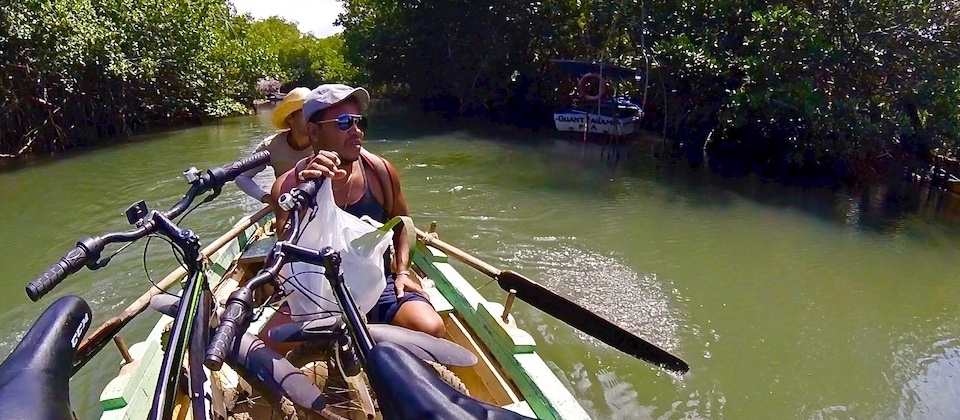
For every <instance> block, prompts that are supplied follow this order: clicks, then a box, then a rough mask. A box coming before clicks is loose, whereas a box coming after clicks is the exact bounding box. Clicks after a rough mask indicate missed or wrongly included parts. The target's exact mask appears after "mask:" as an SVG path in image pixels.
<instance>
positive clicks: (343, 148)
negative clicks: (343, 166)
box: [307, 101, 363, 163]
mask: <svg viewBox="0 0 960 420" xmlns="http://www.w3.org/2000/svg"><path fill="white" fill-rule="evenodd" d="M320 112H321V113H322V114H323V118H322V119H321V120H322V121H326V120H335V119H337V117H339V116H341V115H343V114H351V115H360V107H359V106H358V105H357V104H356V103H355V102H354V101H343V102H340V103H338V104H336V105H334V106H332V107H330V108H327V109H325V110H323V111H320ZM307 133H308V134H309V136H310V141H311V142H312V143H313V145H314V149H317V150H329V151H332V152H337V154H338V155H339V156H340V162H341V163H352V162H354V161H356V160H357V159H360V146H361V145H362V144H363V131H362V130H360V127H357V124H351V125H350V128H349V129H347V131H340V129H339V128H338V127H337V123H336V122H326V123H323V124H318V123H312V122H311V123H307ZM318 147H319V148H318Z"/></svg>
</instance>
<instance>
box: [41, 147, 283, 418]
mask: <svg viewBox="0 0 960 420" xmlns="http://www.w3.org/2000/svg"><path fill="white" fill-rule="evenodd" d="M269 157H270V154H269V152H267V151H262V152H258V153H255V154H253V155H250V156H247V157H245V158H243V159H240V160H238V161H236V162H233V163H230V164H228V165H224V166H220V167H214V168H210V169H208V170H207V171H206V172H205V173H201V172H200V171H199V170H197V169H196V168H192V167H191V168H189V169H187V170H186V171H184V172H183V177H184V179H185V180H186V181H187V182H188V183H190V185H191V186H190V189H189V190H188V191H187V193H186V194H184V196H183V197H182V198H181V199H180V201H179V202H177V203H176V204H175V205H174V206H173V207H172V208H171V209H170V210H167V211H164V212H160V211H156V210H148V209H147V206H146V203H144V202H143V201H139V202H137V203H135V204H133V205H131V206H130V207H129V208H127V210H126V211H125V215H126V217H127V221H128V222H129V223H130V224H132V225H135V226H136V228H134V229H132V230H128V231H123V232H111V233H107V234H104V235H101V236H94V237H86V238H82V239H81V240H80V241H79V242H77V246H76V247H75V248H73V249H72V250H70V251H69V252H67V253H66V254H65V255H64V256H63V257H62V258H60V261H58V262H57V263H55V264H54V265H52V266H51V267H50V268H48V269H47V270H46V271H45V272H44V273H43V274H41V275H40V276H38V277H37V278H36V279H34V280H33V281H31V282H30V283H29V284H28V285H27V287H26V293H27V296H28V297H29V298H30V299H31V300H32V301H34V302H36V301H38V300H39V299H40V298H41V297H43V296H44V295H45V294H47V293H48V292H50V291H51V290H53V289H54V288H55V287H56V286H57V285H58V284H59V283H60V282H62V281H63V280H64V279H66V278H67V277H68V276H69V275H71V274H73V273H75V272H77V271H79V270H80V269H81V268H83V267H84V266H86V267H87V268H88V269H91V270H98V269H100V268H103V267H105V266H106V265H107V264H108V263H109V261H110V259H111V258H112V257H113V256H114V255H116V253H114V254H113V255H111V256H109V257H107V258H105V259H102V260H101V258H100V254H101V253H102V252H103V251H104V248H105V247H106V246H107V245H110V244H113V243H128V244H129V243H132V242H135V241H137V240H139V239H142V238H144V237H147V236H151V235H157V237H159V238H162V239H166V240H167V241H169V242H170V243H171V245H173V246H174V250H175V251H179V252H180V253H181V254H180V255H178V258H180V262H181V264H182V265H184V266H186V268H187V277H186V282H185V283H184V286H183V292H182V296H186V297H187V301H186V302H187V305H182V306H181V307H180V308H179V309H178V311H177V313H176V316H175V317H174V322H173V327H172V329H171V332H170V339H169V341H168V342H167V345H166V346H165V347H164V355H163V361H162V364H161V369H160V376H159V378H160V379H159V380H158V381H157V385H156V389H155V393H154V396H153V403H152V408H151V411H150V418H151V419H161V418H170V416H171V411H172V409H173V406H174V398H175V396H176V389H177V387H178V386H179V383H180V366H181V364H182V363H183V359H184V354H185V352H186V351H187V349H188V348H189V349H190V350H191V354H199V353H203V351H204V350H205V348H206V343H207V340H206V338H207V334H208V333H209V331H208V328H207V327H206V326H207V325H209V323H210V315H211V313H212V310H213V308H212V299H211V292H210V290H209V287H208V286H209V285H208V284H207V279H206V276H205V275H204V273H203V264H204V261H203V258H202V256H201V254H200V238H199V237H198V236H197V235H196V234H195V233H194V232H193V231H191V230H190V229H183V228H180V227H179V226H178V225H177V223H175V222H174V221H173V219H175V218H176V217H177V216H180V215H181V214H183V213H184V212H185V211H187V208H188V207H190V205H191V204H192V203H193V201H194V200H195V199H196V198H197V197H198V196H200V195H203V194H207V193H210V195H208V196H207V197H206V198H205V199H204V201H203V202H201V203H199V204H197V206H195V207H194V208H193V209H191V210H190V211H193V210H194V209H196V208H197V207H199V206H200V205H202V204H204V203H206V202H209V201H211V200H213V199H214V198H216V197H217V196H219V195H220V193H221V189H222V188H223V186H224V185H225V184H226V183H227V182H230V181H232V180H233V179H234V178H236V177H237V176H238V175H240V174H241V173H243V172H245V171H247V170H249V169H251V168H254V167H256V166H259V165H261V164H264V163H266V162H267V161H268V160H269ZM188 213H189V212H188ZM184 216H186V215H184ZM181 220H182V219H181ZM122 250H123V248H121V249H120V250H119V251H117V252H120V251H122ZM78 331H79V330H78ZM83 333H85V331H84V332H83ZM81 336H82V334H81ZM104 345H106V340H103V342H102V343H101V344H100V345H98V346H94V347H93V348H92V350H91V351H89V352H87V353H85V354H78V355H75V357H71V359H72V360H73V363H72V366H71V370H72V372H74V373H75V372H76V371H77V370H78V369H79V368H80V367H82V366H83V365H84V364H85V363H86V362H87V361H89V360H90V359H91V358H92V357H93V356H94V355H96V354H97V352H99V350H100V349H102V347H103V346H104ZM74 350H76V348H75V346H74ZM188 363H189V373H190V376H189V379H188V383H189V389H190V400H191V407H192V409H193V412H194V415H195V416H197V417H202V418H207V417H210V416H211V407H210V404H209V401H208V398H205V392H204V391H203V390H204V389H209V382H208V380H209V378H208V377H207V375H206V373H205V371H204V369H203V364H202V362H201V360H200V359H199V358H197V357H191V358H189V360H188ZM57 372H59V374H63V371H62V370H57ZM71 374H72V373H71ZM68 377H69V375H68ZM199 413H203V414H199Z"/></svg>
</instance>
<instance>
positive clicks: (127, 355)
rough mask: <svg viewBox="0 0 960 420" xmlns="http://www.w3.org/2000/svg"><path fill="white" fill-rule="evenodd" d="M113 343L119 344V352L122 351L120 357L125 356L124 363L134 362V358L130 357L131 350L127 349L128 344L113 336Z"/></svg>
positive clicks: (117, 336)
mask: <svg viewBox="0 0 960 420" xmlns="http://www.w3.org/2000/svg"><path fill="white" fill-rule="evenodd" d="M113 342H114V343H116V344H117V350H120V356H123V361H124V362H127V363H130V362H132V361H133V356H130V349H129V348H127V343H124V342H123V339H122V338H120V336H119V335H115V336H113Z"/></svg>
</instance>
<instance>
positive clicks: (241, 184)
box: [233, 135, 275, 203]
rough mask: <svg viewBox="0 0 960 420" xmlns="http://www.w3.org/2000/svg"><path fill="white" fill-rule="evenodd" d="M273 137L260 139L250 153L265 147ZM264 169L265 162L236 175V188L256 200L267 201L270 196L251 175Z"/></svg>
mask: <svg viewBox="0 0 960 420" xmlns="http://www.w3.org/2000/svg"><path fill="white" fill-rule="evenodd" d="M273 137H275V135H274V136H270V137H267V138H266V139H264V140H263V141H261V142H260V144H258V145H257V147H256V148H255V149H253V152H251V154H253V153H257V152H259V151H261V150H264V149H266V148H267V146H268V145H269V144H270V141H271V140H272V139H273ZM264 169H267V164H263V165H260V166H257V167H256V168H253V169H250V170H248V171H246V172H244V173H242V174H240V175H238V176H237V178H236V179H235V180H234V181H233V182H234V184H237V188H240V191H243V192H244V193H245V194H247V195H249V196H251V197H253V198H256V199H257V200H260V202H262V203H269V202H270V200H269V198H270V197H269V196H268V194H267V192H266V191H264V190H263V189H262V188H260V186H259V185H257V183H256V182H255V181H254V180H253V177H254V176H256V175H257V174H258V173H260V172H261V171H263V170H264Z"/></svg>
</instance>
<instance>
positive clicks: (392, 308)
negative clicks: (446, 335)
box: [367, 274, 433, 324]
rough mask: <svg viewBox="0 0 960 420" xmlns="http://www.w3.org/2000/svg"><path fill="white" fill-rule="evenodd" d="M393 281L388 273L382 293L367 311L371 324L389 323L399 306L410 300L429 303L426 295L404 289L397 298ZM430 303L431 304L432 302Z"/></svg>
mask: <svg viewBox="0 0 960 420" xmlns="http://www.w3.org/2000/svg"><path fill="white" fill-rule="evenodd" d="M393 281H394V275H393V274H390V275H388V276H387V287H385V288H384V289H383V293H381V294H380V299H378V300H377V304H376V305H374V306H373V309H370V312H368V313H367V322H369V323H371V324H389V323H391V322H393V317H395V316H397V311H399V310H400V306H401V305H403V304H404V303H407V302H410V301H415V300H418V301H420V302H427V303H428V304H430V300H429V299H427V298H426V297H424V296H421V295H420V294H419V293H416V292H410V291H406V290H404V292H403V297H402V298H400V300H397V291H396V290H395V289H394V288H393ZM430 305H431V306H433V305H432V304H430Z"/></svg>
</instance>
